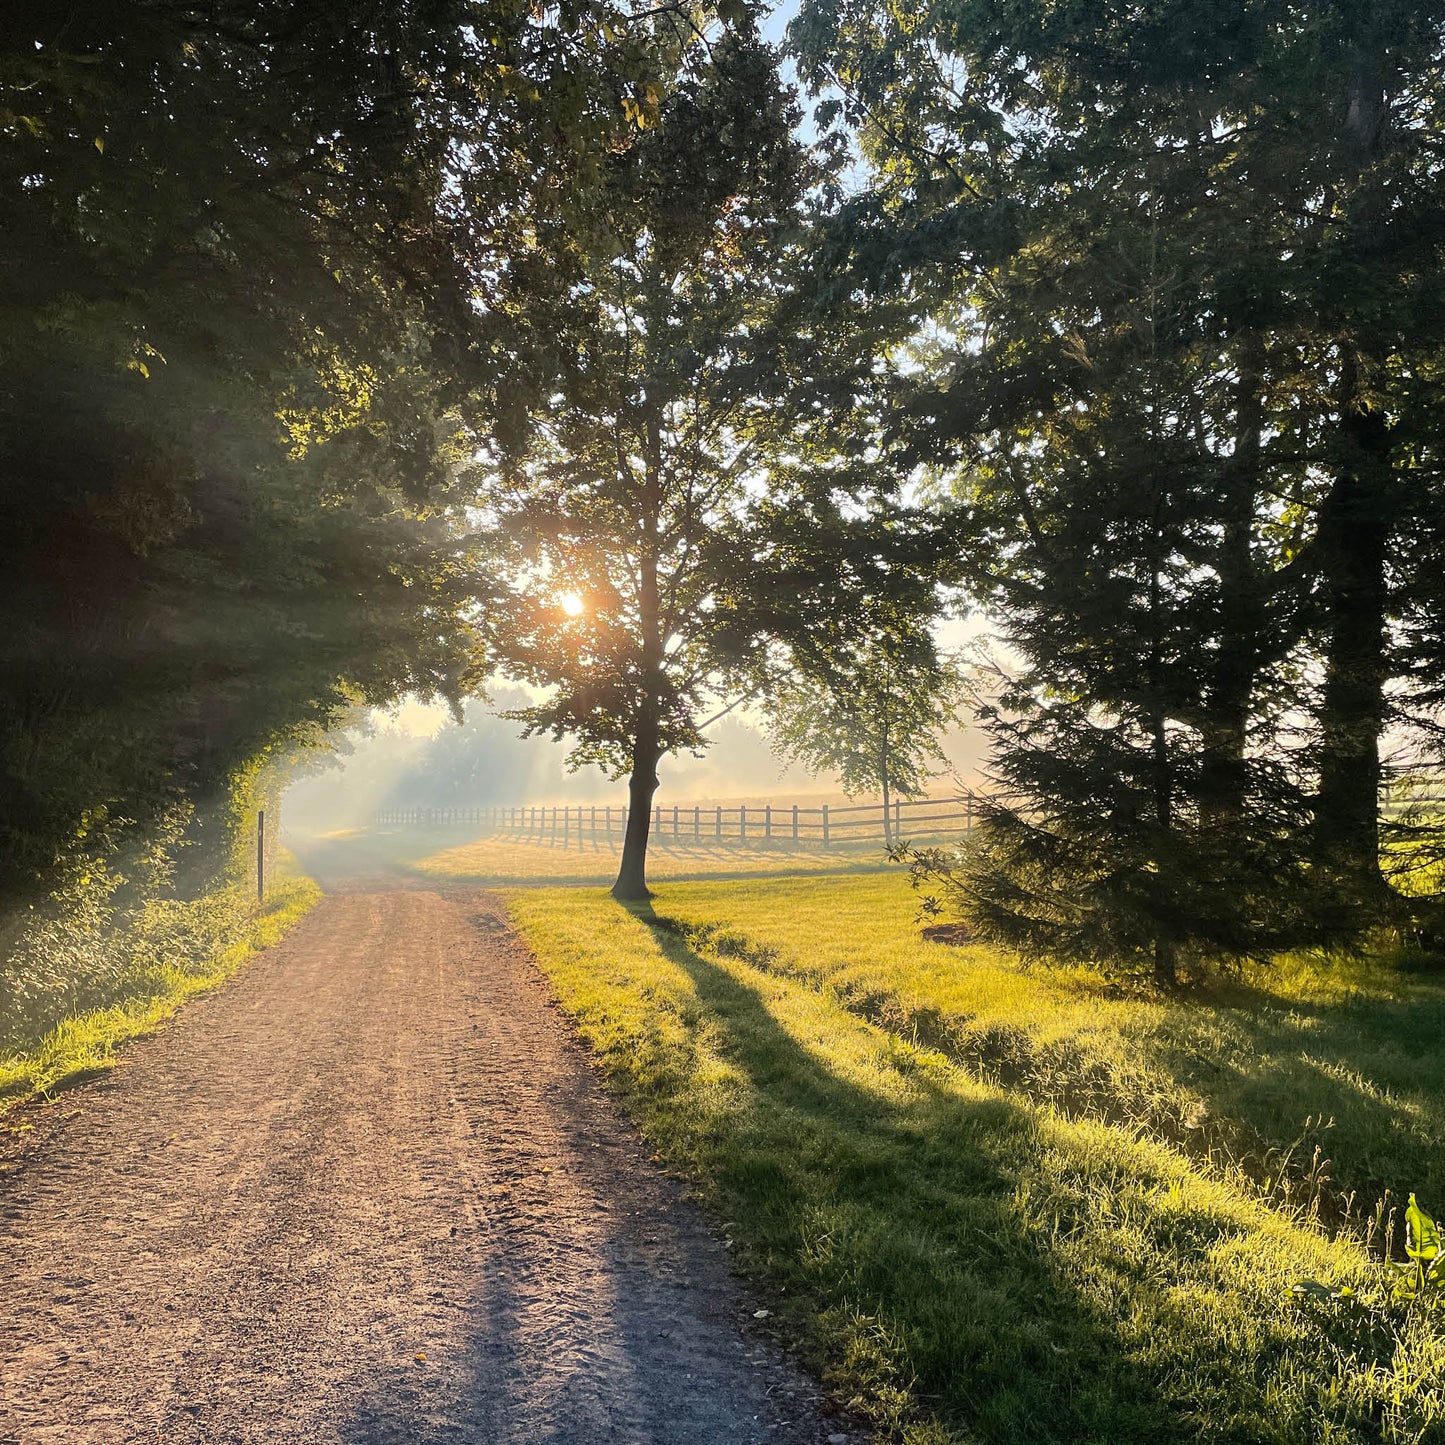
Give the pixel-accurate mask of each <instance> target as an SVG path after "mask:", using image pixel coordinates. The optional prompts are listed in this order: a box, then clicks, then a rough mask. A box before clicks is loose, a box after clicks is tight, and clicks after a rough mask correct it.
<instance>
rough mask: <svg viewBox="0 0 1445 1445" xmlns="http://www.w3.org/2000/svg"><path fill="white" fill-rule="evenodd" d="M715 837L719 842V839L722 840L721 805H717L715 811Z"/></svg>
mask: <svg viewBox="0 0 1445 1445" xmlns="http://www.w3.org/2000/svg"><path fill="white" fill-rule="evenodd" d="M717 836H718V838H719V840H721V838H722V805H721V804H719V805H718V810H717Z"/></svg>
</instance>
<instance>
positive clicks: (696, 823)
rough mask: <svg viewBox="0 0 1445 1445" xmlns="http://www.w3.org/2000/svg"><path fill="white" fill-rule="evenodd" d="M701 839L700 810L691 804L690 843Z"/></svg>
mask: <svg viewBox="0 0 1445 1445" xmlns="http://www.w3.org/2000/svg"><path fill="white" fill-rule="evenodd" d="M701 837H702V809H701V808H699V807H698V806H697V805H696V804H693V809H692V841H693V842H694V843H696V842H697V841H698V840H699V839H700V838H701Z"/></svg>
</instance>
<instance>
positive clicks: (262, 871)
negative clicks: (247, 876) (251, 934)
mask: <svg viewBox="0 0 1445 1445" xmlns="http://www.w3.org/2000/svg"><path fill="white" fill-rule="evenodd" d="M265 901H266V810H265V809H264V808H261V809H259V810H258V811H257V813H256V902H257V903H264V902H265Z"/></svg>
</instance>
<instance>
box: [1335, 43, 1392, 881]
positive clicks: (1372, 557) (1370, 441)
mask: <svg viewBox="0 0 1445 1445" xmlns="http://www.w3.org/2000/svg"><path fill="white" fill-rule="evenodd" d="M1352 49H1353V54H1354V76H1353V80H1352V84H1351V92H1350V109H1349V115H1348V119H1347V121H1346V134H1347V138H1348V140H1349V141H1350V144H1351V146H1352V149H1353V151H1354V153H1355V156H1356V158H1357V160H1358V163H1359V165H1360V167H1361V172H1362V175H1363V174H1364V173H1365V172H1366V171H1367V168H1368V167H1369V166H1370V165H1371V164H1372V162H1373V161H1374V160H1375V159H1376V158H1377V157H1378V156H1379V154H1380V153H1381V150H1382V147H1383V144H1384V139H1385V132H1386V129H1387V120H1388V114H1387V106H1386V102H1385V82H1384V76H1385V65H1386V62H1385V54H1386V52H1385V47H1384V43H1383V39H1382V37H1381V36H1380V35H1378V34H1377V33H1375V30H1374V28H1373V26H1371V27H1367V33H1366V34H1365V35H1363V36H1362V37H1361V38H1360V39H1359V40H1358V41H1357V42H1356V43H1355V45H1354V46H1353V47H1352ZM1387 202H1388V197H1387V195H1386V194H1385V192H1384V191H1383V189H1382V188H1381V186H1380V185H1379V184H1378V182H1377V181H1375V180H1374V179H1373V178H1370V179H1367V181H1366V184H1365V185H1364V186H1363V187H1362V190H1361V197H1360V200H1359V201H1358V202H1357V208H1356V211H1355V215H1354V217H1353V224H1352V230H1353V236H1352V237H1351V242H1352V249H1353V250H1354V251H1355V253H1356V254H1357V255H1359V256H1360V257H1361V258H1362V259H1365V260H1367V259H1368V258H1369V257H1370V256H1371V253H1372V252H1373V251H1374V250H1375V249H1376V248H1377V246H1378V243H1379V238H1380V234H1381V231H1382V229H1383V226H1384V222H1385V217H1386V214H1387V211H1388V204H1387ZM1341 350H1342V352H1343V355H1344V362H1343V365H1342V367H1341V374H1340V402H1339V407H1340V419H1339V423H1338V432H1337V436H1338V446H1337V449H1336V458H1335V467H1336V471H1335V480H1334V484H1333V486H1332V487H1331V488H1330V493H1329V496H1328V497H1327V498H1326V500H1325V504H1324V507H1323V508H1322V510H1321V513H1320V522H1319V537H1318V539H1319V547H1320V554H1321V569H1320V570H1321V576H1322V578H1323V582H1324V589H1323V592H1324V606H1325V684H1324V695H1323V698H1322V700H1321V704H1320V719H1319V723H1320V772H1319V793H1318V796H1317V797H1316V800H1315V856H1316V861H1317V863H1318V864H1319V865H1320V866H1321V867H1322V868H1323V870H1324V873H1325V879H1326V881H1327V882H1328V883H1330V884H1333V885H1334V886H1335V887H1336V888H1337V889H1339V890H1342V891H1343V894H1344V898H1343V901H1344V902H1345V903H1346V904H1348V903H1350V902H1351V901H1353V900H1356V899H1359V900H1370V899H1375V900H1380V899H1382V898H1383V897H1384V895H1385V892H1386V885H1385V882H1384V879H1383V876H1382V875H1381V872H1380V735H1381V734H1382V733H1383V732H1384V730H1385V718H1386V707H1385V687H1386V684H1387V683H1388V681H1389V670H1388V669H1389V660H1388V649H1387V643H1386V637H1387V632H1388V626H1389V621H1388V619H1389V611H1388V609H1389V584H1388V580H1387V577H1386V567H1387V562H1388V557H1389V549H1390V545H1391V542H1392V539H1393V537H1394V532H1395V523H1396V517H1395V512H1396V510H1397V507H1398V496H1397V488H1396V487H1395V485H1394V479H1393V477H1392V474H1391V468H1390V435H1389V425H1388V422H1387V419H1386V417H1385V415H1384V413H1383V412H1381V411H1380V410H1379V408H1378V407H1376V406H1375V405H1374V404H1373V403H1372V401H1371V400H1370V397H1369V381H1370V377H1369V376H1368V375H1367V374H1365V368H1364V367H1363V366H1362V357H1363V356H1369V355H1371V354H1374V355H1377V356H1378V354H1379V346H1378V345H1376V346H1374V347H1373V348H1372V347H1371V344H1370V339H1369V337H1368V334H1366V335H1365V336H1362V337H1353V338H1348V339H1346V340H1345V342H1344V344H1343V346H1342V348H1341Z"/></svg>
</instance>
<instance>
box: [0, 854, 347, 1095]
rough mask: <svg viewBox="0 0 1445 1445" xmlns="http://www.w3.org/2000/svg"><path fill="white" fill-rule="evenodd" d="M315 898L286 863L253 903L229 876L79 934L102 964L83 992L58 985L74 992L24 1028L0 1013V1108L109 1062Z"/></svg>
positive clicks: (263, 944)
mask: <svg viewBox="0 0 1445 1445" xmlns="http://www.w3.org/2000/svg"><path fill="white" fill-rule="evenodd" d="M320 897H321V890H320V889H319V888H318V887H317V886H316V884H315V883H313V882H312V881H311V879H309V878H304V877H302V876H300V875H299V874H297V873H295V872H294V871H292V872H288V873H285V874H283V875H282V876H281V877H279V878H277V879H276V880H275V881H274V883H273V884H272V887H271V889H270V892H269V893H268V896H267V899H266V903H265V906H264V907H263V908H261V909H259V910H258V909H257V907H256V904H255V902H254V900H253V899H251V898H250V897H249V895H248V894H247V892H246V890H245V889H243V888H242V887H240V886H239V885H233V886H230V887H226V888H223V889H220V890H217V891H215V892H212V893H209V894H207V895H205V896H203V897H201V898H198V899H194V900H179V899H152V900H150V901H149V902H147V903H146V904H145V905H144V906H143V907H141V908H140V909H139V910H137V912H136V915H135V916H134V917H133V918H131V919H128V920H126V923H125V926H123V927H121V928H119V929H117V930H116V931H115V932H113V933H111V934H109V935H108V936H106V937H104V938H100V939H98V940H92V939H90V938H89V936H88V935H87V944H86V946H87V948H94V949H95V950H97V951H101V950H103V951H104V952H105V954H106V955H107V956H108V963H107V965H106V967H105V968H104V970H103V971H101V970H95V971H93V972H92V973H90V974H89V975H87V978H86V988H85V990H84V992H83V993H81V994H74V992H73V990H70V989H68V990H67V992H66V994H65V995H64V996H63V997H64V999H65V1000H69V999H71V998H77V999H79V1000H81V1002H80V1003H78V1004H74V1003H72V1004H71V1008H72V1010H73V1011H70V1012H65V1011H64V1008H65V1005H64V1003H63V1002H62V1003H61V1004H59V1005H57V1006H56V1007H55V1008H51V1009H49V1010H47V1011H46V1013H45V1014H41V1015H40V1017H41V1018H44V1019H45V1020H46V1022H45V1023H44V1024H43V1025H37V1024H35V1023H31V1024H30V1026H29V1027H28V1029H27V1027H26V1024H25V1016H17V1015H12V1016H11V1017H10V1018H9V1019H8V1020H0V1022H5V1023H7V1025H8V1027H7V1029H6V1033H5V1036H4V1039H3V1043H0V1114H3V1113H4V1112H5V1111H7V1110H8V1109H10V1108H13V1107H14V1106H15V1105H16V1104H19V1103H21V1102H22V1101H24V1100H25V1099H29V1098H33V1097H35V1096H36V1095H41V1094H46V1093H50V1092H52V1091H54V1090H57V1089H61V1088H65V1087H67V1086H69V1085H71V1084H75V1083H79V1082H81V1081H83V1080H85V1079H87V1078H90V1077H92V1076H93V1075H95V1074H97V1073H100V1072H102V1071H104V1070H106V1069H108V1068H110V1067H111V1066H112V1065H113V1064H114V1063H115V1062H116V1057H117V1049H118V1048H119V1047H120V1045H122V1044H124V1043H126V1042H127V1041H129V1040H131V1039H135V1038H141V1037H143V1036H145V1035H146V1034H150V1033H153V1032H154V1031H155V1030H156V1029H157V1028H158V1027H159V1026H160V1025H161V1024H162V1023H163V1022H164V1021H165V1020H166V1019H168V1018H169V1017H170V1016H171V1015H172V1014H173V1013H175V1011H176V1010H177V1009H178V1008H180V1006H181V1005H182V1004H183V1003H185V1002H186V1001H187V1000H188V999H191V998H194V997H195V996H196V995H197V994H201V993H205V992H207V991H208V990H210V989H213V988H215V987H216V986H217V985H218V984H221V983H224V982H225V981H226V980H227V979H228V978H230V977H231V976H232V974H234V973H235V972H236V970H237V969H239V968H240V967H241V965H242V964H243V963H245V962H246V960H247V959H249V958H250V956H251V955H252V954H253V953H255V952H257V951H258V950H259V949H263V948H269V947H270V946H271V945H272V944H274V943H275V942H277V941H278V940H279V939H280V938H281V936H282V934H284V933H285V932H286V930H287V929H288V928H290V927H291V925H292V924H294V923H295V922H297V921H298V920H299V919H300V918H301V917H302V916H303V915H304V914H306V913H307V912H308V911H309V910H310V909H311V908H312V907H313V906H314V905H315V904H316V903H317V902H318V901H319V899H320ZM70 922H71V923H72V925H73V924H74V923H75V919H74V918H72V919H71V920H70ZM33 944H34V941H33V940H32V947H33ZM31 1004H32V1013H31V1014H30V1015H29V1017H31V1018H34V1017H35V1013H34V1012H33V1010H34V1008H35V1002H34V1000H33V999H32V1000H31ZM57 1009H58V1010H59V1011H60V1012H61V1015H62V1016H61V1017H59V1018H58V1019H57V1018H55V1017H54V1014H55V1012H56V1011H57Z"/></svg>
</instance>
